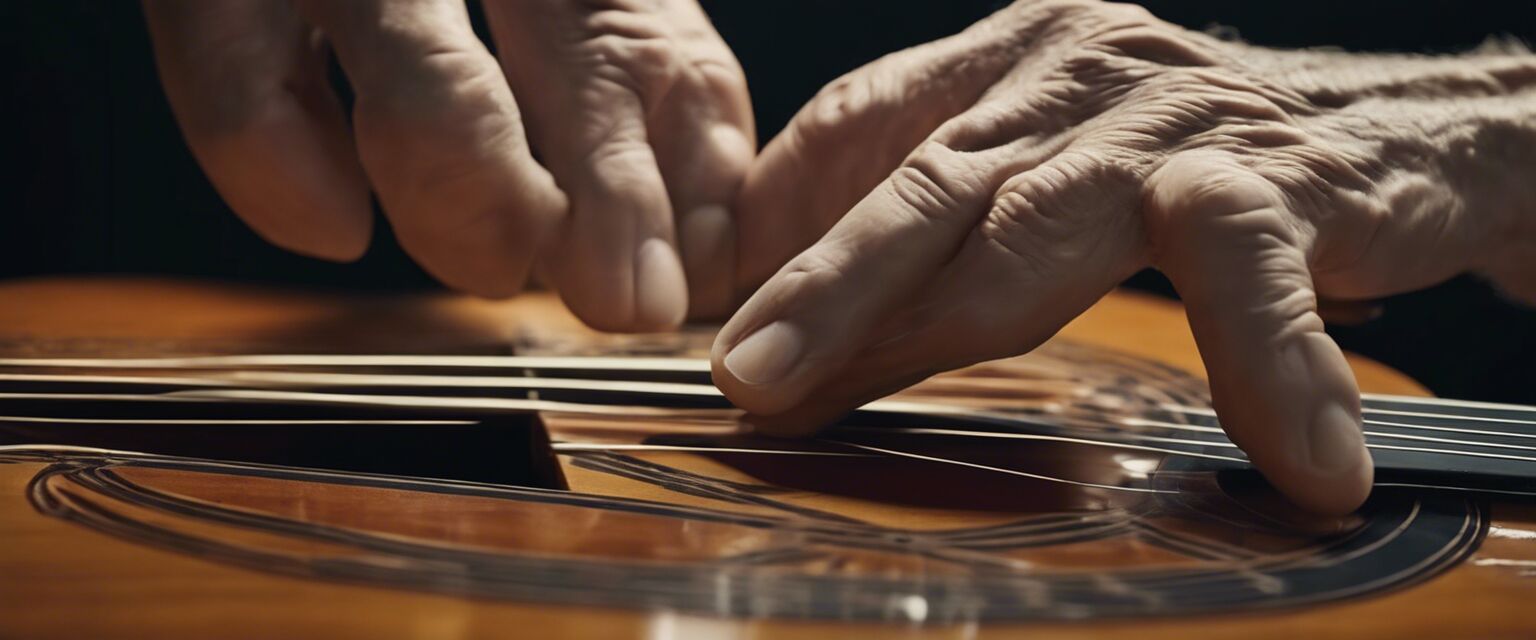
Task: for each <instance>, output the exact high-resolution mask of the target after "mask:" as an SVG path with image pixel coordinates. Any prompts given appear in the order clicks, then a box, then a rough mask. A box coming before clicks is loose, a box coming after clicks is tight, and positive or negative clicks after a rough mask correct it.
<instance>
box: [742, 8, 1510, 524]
mask: <svg viewBox="0 0 1536 640" xmlns="http://www.w3.org/2000/svg"><path fill="white" fill-rule="evenodd" d="M1352 65H1353V66H1352ZM1517 93H1518V94H1519V95H1514V94H1517ZM1533 114H1536V60H1533V58H1532V57H1531V56H1530V55H1528V54H1508V55H1496V54H1492V53H1489V54H1485V55H1476V56H1467V57H1460V58H1443V59H1436V58H1424V57H1406V56H1405V57H1385V56H1375V57H1370V58H1361V57H1351V56H1349V55H1348V54H1337V53H1332V54H1330V53H1310V52H1306V53H1291V54H1287V53H1285V52H1276V51H1268V50H1262V49H1257V48H1254V47H1249V46H1245V45H1242V44H1239V43H1231V42H1223V41H1219V40H1217V39H1215V38H1211V37H1207V36H1205V35H1203V34H1198V33H1192V32H1189V31H1186V30H1183V29H1180V28H1178V27H1175V26H1172V25H1169V24H1166V23H1162V22H1159V21H1158V20H1156V19H1154V18H1153V17H1152V16H1150V15H1148V14H1147V13H1146V12H1145V11H1144V10H1141V9H1140V8H1137V7H1134V6H1130V5H1119V4H1108V3H1099V2H1092V1H1089V0H1058V1H1044V0H1037V1H1022V2H1018V3H1016V4H1015V5H1013V6H1012V7H1010V8H1008V9H1006V10H1004V11H1002V12H1000V13H998V14H996V15H994V16H992V17H990V18H988V19H987V20H985V21H983V22H981V23H979V24H977V25H975V26H974V27H973V28H971V29H969V30H967V31H966V32H964V33H962V34H959V35H957V36H954V37H952V38H948V39H946V40H941V41H938V42H935V43H932V44H929V45H925V46H922V47H918V48H915V49H911V50H907V51H903V52H899V53H896V54H893V55H891V56H888V57H887V58H884V59H882V60H879V61H876V62H875V63H873V64H871V65H869V66H868V67H865V68H864V69H860V70H858V71H855V72H853V73H852V74H850V75H848V76H847V77H844V78H842V79H840V80H838V81H836V82H834V83H833V84H832V85H830V86H829V87H828V88H827V89H825V90H824V91H823V92H822V93H821V94H820V95H818V96H817V97H816V98H815V99H814V100H812V102H811V103H810V104H808V105H807V106H806V107H805V108H804V109H803V110H802V111H801V112H800V114H799V115H798V116H797V117H796V118H795V119H794V121H793V122H792V123H791V124H790V125H789V127H788V128H787V129H786V130H785V132H784V133H783V134H781V135H780V136H778V138H776V139H775V140H774V141H773V142H772V143H771V144H769V145H768V147H767V148H766V149H765V150H764V152H763V154H762V156H761V157H760V159H759V161H758V163H757V164H756V165H755V166H754V168H753V169H752V171H751V172H750V174H749V176H748V178H747V181H746V183H745V186H744V187H743V190H742V193H741V196H740V198H739V210H740V215H741V220H742V221H743V224H744V225H746V224H755V223H756V222H752V221H767V220H783V219H784V218H785V217H787V216H789V215H790V214H799V216H800V217H799V218H798V220H799V221H800V226H799V227H798V229H799V230H800V233H799V234H798V236H796V239H794V240H792V241H787V242H785V243H783V244H782V245H781V246H780V247H779V248H778V251H779V252H780V256H781V257H780V258H779V259H785V260H788V263H787V264H786V265H784V266H783V268H781V269H778V271H777V273H776V274H773V275H772V277H771V278H768V280H767V282H766V284H764V285H763V286H762V288H761V289H759V290H758V291H757V293H756V294H755V295H754V296H753V297H752V298H751V299H750V300H749V301H748V302H747V304H746V305H745V306H744V307H743V308H742V309H741V310H740V311H739V312H738V313H737V314H736V316H735V317H733V318H732V319H731V320H730V322H729V323H728V324H727V325H726V326H725V328H724V329H723V330H722V332H721V333H720V335H719V337H718V339H717V341H716V343H715V348H714V353H713V360H714V362H713V364H714V377H715V381H716V383H717V384H718V385H719V386H720V387H721V388H722V389H724V391H725V392H726V394H727V395H728V396H729V397H730V399H731V400H732V401H734V402H735V403H736V404H737V405H738V406H740V407H743V408H744V409H746V410H747V411H748V412H749V414H750V415H749V416H748V420H749V421H750V422H751V423H753V424H755V425H756V426H757V427H759V428H760V429H762V430H766V431H770V432H778V433H804V432H806V431H807V430H809V429H812V428H814V427H817V426H819V425H822V424H825V423H826V422H827V421H829V420H831V419H834V418H835V417H836V416H838V415H839V414H841V413H842V412H844V411H847V410H848V409H850V408H852V407H855V406H857V405H858V404H861V403H863V402H866V401H868V400H871V399H873V398H875V397H878V396H880V395H883V394H886V393H890V392H892V391H895V390H898V389H900V388H902V387H905V386H908V385H911V384H913V383H915V382H917V381H919V380H921V379H923V378H925V377H927V376H929V375H932V374H934V373H936V372H939V371H943V370H946V369H952V368H956V367H961V366H964V365H967V364H970V363H974V362H978V361H982V360H988V359H993V358H999V357H1004V356H1010V355H1015V354H1019V353H1023V352H1026V351H1029V350H1030V349H1032V348H1034V347H1035V346H1037V345H1039V344H1040V343H1041V342H1042V341H1044V340H1045V339H1047V338H1048V337H1050V336H1051V335H1052V334H1053V333H1055V332H1056V331H1057V330H1058V329H1059V328H1060V327H1061V326H1062V325H1063V324H1064V323H1066V322H1067V321H1069V320H1071V319H1072V318H1073V317H1075V316H1076V315H1077V314H1079V313H1080V312H1082V311H1083V310H1084V309H1086V308H1088V307H1089V306H1090V305H1092V304H1093V303H1094V301H1096V300H1097V299H1098V298H1099V297H1101V296H1102V295H1103V294H1104V293H1105V292H1107V291H1108V290H1110V289H1111V288H1112V287H1114V286H1115V285H1116V284H1117V283H1119V282H1120V281H1121V280H1123V279H1124V278H1126V277H1127V276H1129V275H1131V274H1132V273H1135V272H1136V271H1138V270H1140V269H1142V268H1144V267H1146V266H1149V265H1150V266H1154V267H1156V268H1158V269H1160V270H1162V271H1163V272H1164V273H1166V274H1167V275H1168V276H1169V277H1170V278H1171V279H1172V281H1173V283H1174V284H1175V286H1177V288H1178V290H1179V293H1180V294H1181V296H1182V297H1183V299H1184V301H1185V303H1186V305H1187V307H1188V315H1189V321H1190V324H1191V327H1192V329H1193V330H1194V332H1195V336H1196V338H1197V341H1198V343H1199V347H1200V351H1201V355H1202V357H1203V359H1204V361H1205V364H1206V367H1207V369H1208V370H1209V374H1210V380H1211V392H1212V398H1213V400H1214V403H1215V407H1216V410H1217V412H1218V413H1219V415H1220V417H1221V422H1222V425H1223V426H1224V428H1225V429H1226V430H1227V432H1228V434H1229V435H1230V437H1231V438H1232V440H1233V441H1234V442H1235V443H1236V444H1238V445H1239V446H1241V447H1242V448H1243V449H1244V450H1245V451H1246V452H1247V453H1248V455H1249V457H1250V458H1251V459H1252V461H1253V463H1254V464H1255V465H1256V466H1257V467H1258V469H1259V470H1261V471H1262V472H1263V473H1264V474H1265V475H1266V476H1267V477H1268V478H1269V479H1270V480H1271V481H1272V482H1273V483H1274V484H1275V485H1277V487H1278V488H1280V489H1281V490H1282V491H1283V492H1285V493H1286V494H1287V495H1288V496H1289V497H1291V498H1292V499H1293V500H1295V501H1297V502H1298V503H1299V504H1301V505H1303V506H1306V507H1309V508H1312V509H1314V510H1318V511H1323V512H1345V511H1349V510H1352V509H1353V508H1355V507H1356V506H1358V505H1359V504H1360V503H1361V501H1362V500H1364V498H1365V497H1366V495H1367V493H1368V492H1369V490H1370V484H1371V481H1372V465H1371V461H1370V458H1369V456H1368V454H1367V452H1366V449H1365V447H1364V442H1363V439H1362V435H1361V429H1360V424H1361V423H1360V407H1359V402H1360V400H1359V393H1358V390H1357V388H1356V386H1355V380H1354V378H1353V375H1352V374H1351V372H1350V370H1349V367H1348V366H1347V364H1346V362H1345V360H1344V357H1343V354H1342V353H1341V351H1340V350H1339V348H1338V347H1337V346H1336V345H1335V344H1334V342H1333V341H1332V340H1331V339H1330V338H1329V337H1328V336H1327V335H1326V334H1325V333H1324V332H1323V323H1322V321H1321V320H1320V319H1319V317H1318V314H1317V305H1318V303H1317V297H1318V295H1319V294H1321V295H1323V296H1328V297H1331V298H1339V299H1345V300H1361V299H1368V298H1372V297H1376V296H1381V295H1385V294H1391V293H1394V292H1400V291H1406V290H1410V289H1414V288H1418V287H1423V286H1426V285H1429V284H1431V283H1434V282H1437V281H1439V280H1442V279H1444V278H1447V277H1449V276H1451V275H1453V274H1456V273H1459V272H1462V271H1466V270H1481V271H1483V272H1485V273H1487V274H1489V275H1490V276H1491V277H1494V278H1497V279H1498V280H1499V281H1500V282H1501V283H1502V284H1504V285H1505V286H1506V287H1507V288H1508V289H1509V290H1510V291H1512V292H1516V293H1523V295H1527V296H1531V295H1533V292H1536V287H1533V284H1536V282H1533V280H1532V275H1533V273H1536V269H1533V266H1536V260H1533V259H1532V257H1531V256H1532V255H1533V252H1532V247H1536V244H1533V243H1532V242H1531V238H1533V237H1536V233H1532V231H1531V228H1532V226H1533V224H1532V215H1531V207H1530V205H1531V203H1532V202H1536V197H1533V193H1532V191H1533V187H1532V186H1531V185H1532V183H1533V181H1531V180H1530V179H1529V176H1530V172H1531V170H1532V168H1536V162H1533V158H1536V128H1533V126H1532V125H1536V115H1533ZM774 212H777V213H778V214H780V215H777V216H775V215H772V214H773V213H774ZM834 221H835V226H831V225H833V222H834ZM781 224H785V223H781ZM827 226H831V229H830V231H828V232H827V233H826V235H825V236H824V237H821V239H820V240H819V241H817V242H815V244H814V246H811V247H810V248H809V249H807V250H805V251H804V252H803V253H799V254H798V255H794V251H795V250H796V249H798V248H799V247H798V246H796V243H797V242H798V243H807V242H810V239H812V238H815V237H817V236H818V235H820V233H821V232H822V230H823V229H825V228H826V227H827ZM786 228H787V227H786ZM743 233H744V235H746V236H749V237H756V236H759V235H762V234H765V233H766V230H765V229H751V228H747V227H744V228H743ZM1516 238H1523V239H1524V244H1521V243H1518V242H1516V241H1515V239H1516ZM791 256H793V259H789V258H790V257H791ZM745 268H746V269H747V270H748V271H749V272H750V271H751V270H752V269H757V270H758V274H759V275H758V277H767V276H768V275H769V273H771V269H772V261H771V260H770V261H765V262H763V263H758V264H752V265H746V267H745ZM748 275H749V276H750V273H749V274H748Z"/></svg>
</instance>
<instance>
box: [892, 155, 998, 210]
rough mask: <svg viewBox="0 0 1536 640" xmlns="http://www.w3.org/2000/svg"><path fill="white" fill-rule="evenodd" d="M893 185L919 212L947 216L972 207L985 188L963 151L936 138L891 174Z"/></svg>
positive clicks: (909, 205)
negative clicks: (964, 156) (967, 162)
mask: <svg viewBox="0 0 1536 640" xmlns="http://www.w3.org/2000/svg"><path fill="white" fill-rule="evenodd" d="M889 184H890V189H891V190H892V192H894V194H895V195H896V197H897V199H898V200H899V201H901V202H902V203H903V204H905V205H907V206H908V207H909V208H911V209H912V210H913V211H915V212H916V213H918V214H919V215H923V216H926V217H930V218H945V217H948V216H949V215H951V214H954V213H958V212H962V211H966V210H969V209H970V208H971V206H972V204H973V203H975V202H976V201H977V200H978V197H979V195H980V193H981V191H982V186H981V185H980V184H979V180H978V179H977V175H976V172H975V171H974V170H973V169H972V168H971V167H969V166H967V165H966V163H965V161H964V159H963V158H961V157H960V154H958V153H956V152H954V151H953V150H950V149H948V148H947V147H944V146H943V145H941V144H939V143H937V142H928V143H925V144H924V145H923V146H922V147H919V148H918V150H917V151H916V152H914V153H913V154H912V156H911V157H909V158H908V159H907V161H906V162H904V163H902V165H901V167H899V168H897V169H896V171H895V172H894V173H892V174H891V179H890V183H889Z"/></svg>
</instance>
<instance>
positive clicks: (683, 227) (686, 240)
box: [677, 204, 733, 270]
mask: <svg viewBox="0 0 1536 640" xmlns="http://www.w3.org/2000/svg"><path fill="white" fill-rule="evenodd" d="M677 237H678V245H679V246H681V247H682V250H683V264H684V265H686V266H687V267H688V269H689V270H699V269H709V268H711V267H716V266H718V265H721V264H724V263H723V262H722V260H726V259H729V258H730V257H731V256H730V245H729V244H728V243H729V242H730V241H731V240H733V238H732V237H731V213H730V211H728V210H727V209H726V208H725V207H722V206H720V205H717V204H711V205H705V206H702V207H697V208H695V209H693V210H692V211H689V212H688V213H686V214H684V215H683V216H682V218H681V219H680V220H679V221H678V225H677Z"/></svg>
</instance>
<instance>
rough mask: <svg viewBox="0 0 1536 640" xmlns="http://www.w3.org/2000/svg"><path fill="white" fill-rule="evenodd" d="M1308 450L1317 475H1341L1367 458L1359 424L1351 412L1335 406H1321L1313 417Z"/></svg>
mask: <svg viewBox="0 0 1536 640" xmlns="http://www.w3.org/2000/svg"><path fill="white" fill-rule="evenodd" d="M1307 447H1308V453H1309V454H1310V455H1311V464H1312V469H1313V470H1314V471H1316V472H1317V474H1318V475H1327V476H1336V475H1341V474H1343V473H1345V472H1347V471H1352V470H1354V469H1356V468H1358V467H1359V466H1360V465H1361V464H1363V463H1364V462H1365V458H1366V452H1365V436H1364V435H1363V434H1361V432H1360V420H1359V419H1357V418H1356V417H1355V413H1354V412H1353V411H1350V410H1348V409H1345V408H1344V407H1343V406H1342V405H1339V404H1334V403H1329V404H1327V405H1324V406H1323V408H1322V409H1321V410H1319V411H1318V412H1317V415H1316V416H1314V417H1313V420H1312V426H1311V428H1310V429H1308V430H1307Z"/></svg>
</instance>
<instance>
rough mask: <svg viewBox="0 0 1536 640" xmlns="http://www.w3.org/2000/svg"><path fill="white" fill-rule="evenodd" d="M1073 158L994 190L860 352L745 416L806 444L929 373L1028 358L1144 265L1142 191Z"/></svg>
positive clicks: (1090, 156)
mask: <svg viewBox="0 0 1536 640" xmlns="http://www.w3.org/2000/svg"><path fill="white" fill-rule="evenodd" d="M1097 157H1101V156H1099V155H1097V154H1094V153H1088V152H1083V151H1081V150H1069V151H1067V152H1064V153H1062V154H1059V155H1057V156H1055V157H1053V158H1051V159H1050V160H1048V161H1047V162H1045V163H1044V164H1042V165H1040V166H1038V167H1035V168H1033V169H1030V170H1028V171H1025V172H1023V173H1020V174H1018V175H1016V176H1014V177H1012V178H1010V179H1008V180H1007V181H1006V182H1004V183H1003V185H1002V187H1000V188H999V189H998V195H997V196H995V198H994V200H993V202H992V205H991V208H990V209H989V210H988V211H987V214H986V217H985V218H983V219H982V221H981V222H980V224H978V225H977V226H976V227H975V228H974V229H973V230H972V231H971V232H970V233H969V234H968V236H967V237H966V239H965V242H964V244H963V245H962V247H961V248H960V250H959V252H958V253H957V254H956V256H955V258H954V259H953V260H951V261H950V262H949V263H948V264H946V265H945V266H944V267H943V268H942V269H941V270H940V271H939V272H938V275H937V276H936V277H934V278H933V279H932V281H931V282H929V283H927V284H926V285H925V286H923V287H922V288H921V289H919V290H917V291H916V292H914V293H913V294H911V295H909V296H908V297H907V298H906V299H905V300H903V301H902V303H901V304H900V305H899V309H900V310H899V311H897V312H895V313H892V314H890V315H888V316H887V317H885V318H882V321H881V322H880V323H879V326H878V328H875V329H873V330H871V331H868V332H866V335H865V336H859V338H861V339H862V342H863V346H861V347H860V348H859V351H858V353H856V354H855V355H854V356H853V357H852V358H851V359H850V360H849V362H848V364H847V365H846V366H844V367H843V368H842V369H841V370H839V371H838V372H836V373H835V375H832V376H829V377H828V378H827V379H826V381H825V382H823V383H822V384H820V385H818V386H817V388H816V392H815V393H814V394H812V395H810V396H808V397H806V398H804V400H803V401H802V402H801V403H800V404H798V405H796V406H795V407H793V408H792V409H789V410H787V411H785V412H782V413H779V414H777V415H773V416H749V417H748V421H749V423H751V424H753V425H754V426H756V427H758V428H759V429H760V430H762V431H764V432H768V433H774V434H782V435H803V434H805V433H807V432H808V430H814V429H815V428H818V427H821V426H824V425H825V424H827V422H828V421H830V420H832V419H834V418H836V417H837V416H839V415H842V414H843V413H846V412H847V411H849V410H851V409H853V408H856V407H857V406H859V405H862V404H864V403H866V402H869V401H872V400H875V399H877V398H879V397H882V396H884V395H887V394H890V393H893V392H895V391H898V390H900V389H902V388H905V387H907V386H910V385H912V384H914V383H917V382H919V381H921V380H923V379H925V378H927V377H929V376H931V375H933V374H936V373H939V372H942V371H948V370H952V369H958V368H961V367H964V366H968V365H971V364H975V363H977V362H982V361H985V360H992V359H996V358H1003V357H1009V356H1014V355H1018V354H1021V353H1025V352H1028V351H1031V350H1033V349H1034V348H1035V347H1037V346H1039V345H1040V344H1041V343H1043V342H1044V341H1045V340H1047V339H1049V338H1050V337H1051V336H1052V335H1054V334H1055V333H1056V332H1057V331H1058V330H1059V329H1060V328H1061V327H1062V326H1064V325H1065V324H1066V323H1067V322H1069V321H1071V320H1072V318H1075V317H1077V316H1078V315H1079V314H1080V313H1082V312H1083V311H1084V310H1086V309H1087V308H1088V307H1089V306H1091V305H1092V304H1093V303H1094V302H1095V301H1097V300H1098V299H1099V298H1101V297H1102V296H1103V295H1104V293H1105V292H1107V291H1109V290H1110V289H1111V288H1113V287H1114V286H1115V285H1116V284H1118V283H1119V282H1120V281H1122V280H1124V279H1125V278H1126V277H1128V276H1129V275H1130V274H1132V273H1134V272H1136V271H1137V270H1139V269H1140V268H1141V267H1142V266H1144V264H1145V258H1144V256H1143V252H1142V251H1141V249H1140V248H1141V243H1142V240H1141V238H1142V234H1141V229H1140V226H1139V225H1138V223H1137V221H1136V218H1135V216H1134V215H1132V214H1133V212H1134V210H1135V208H1136V206H1137V204H1138V202H1139V197H1140V190H1139V189H1140V182H1139V181H1138V180H1136V179H1134V177H1133V176H1131V175H1128V174H1127V173H1126V172H1124V171H1122V170H1120V169H1119V168H1117V167H1115V166H1113V165H1110V164H1105V163H1102V162H1100V161H1099V160H1097V159H1096V158H1097Z"/></svg>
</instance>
